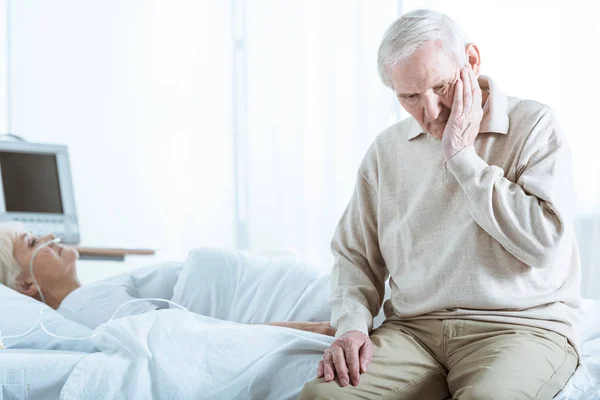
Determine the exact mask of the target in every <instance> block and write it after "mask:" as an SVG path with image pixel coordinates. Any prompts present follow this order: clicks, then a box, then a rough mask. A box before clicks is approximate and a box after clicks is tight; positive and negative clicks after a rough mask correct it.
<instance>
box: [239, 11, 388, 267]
mask: <svg viewBox="0 0 600 400" xmlns="http://www.w3.org/2000/svg"><path fill="white" fill-rule="evenodd" d="M397 16H398V10H397V2H396V1H389V0H388V1H378V2H372V1H367V0H362V1H361V0H354V1H347V0H336V1H320V0H310V1H296V2H282V1H278V0H248V2H247V46H248V54H247V56H248V75H247V76H248V131H247V132H248V156H249V159H248V193H249V198H248V222H249V244H250V247H251V248H252V249H254V250H272V249H277V250H285V251H291V252H295V253H297V254H298V255H300V256H302V257H305V258H307V259H308V260H309V261H310V262H311V263H313V264H314V265H316V266H318V267H319V268H322V269H325V270H328V269H329V268H330V267H331V264H332V260H333V258H332V256H331V254H330V251H329V243H330V241H331V238H332V236H333V233H334V230H335V226H336V224H337V222H338V220H339V218H340V217H341V215H342V212H343V211H344V208H345V207H346V205H347V203H348V201H349V200H350V196H351V193H352V189H353V187H354V183H355V178H356V172H357V169H358V165H359V164H360V161H361V160H362V157H363V155H364V153H365V151H366V150H367V148H368V146H369V145H370V144H371V142H372V141H373V139H374V137H375V136H376V135H377V134H378V133H379V132H381V131H382V130H383V129H384V128H385V127H387V126H388V125H389V123H390V120H395V119H396V113H397V111H398V106H397V105H396V103H395V99H394V98H393V96H392V95H391V92H390V91H389V89H387V88H385V87H384V86H383V85H382V84H381V83H380V81H379V78H378V75H377V68H376V59H377V55H376V54H377V48H378V46H379V41H380V39H381V37H382V36H383V33H384V31H385V29H386V28H387V26H388V25H389V24H390V23H391V22H392V21H393V20H394V19H396V18H397Z"/></svg>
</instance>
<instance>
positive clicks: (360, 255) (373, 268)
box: [330, 173, 388, 337]
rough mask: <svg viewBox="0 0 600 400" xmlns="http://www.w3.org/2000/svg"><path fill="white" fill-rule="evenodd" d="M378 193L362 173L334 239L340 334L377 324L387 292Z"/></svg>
mask: <svg viewBox="0 0 600 400" xmlns="http://www.w3.org/2000/svg"><path fill="white" fill-rule="evenodd" d="M377 214H378V213H377V192H376V190H375V188H374V187H373V185H371V184H370V183H369V182H367V180H366V179H365V178H364V177H363V176H362V175H361V174H360V173H359V175H358V179H357V182H356V187H355V189H354V194H353V196H352V199H351V200H350V203H349V205H348V207H347V208H346V210H345V212H344V214H343V215H342V218H341V220H340V222H339V224H338V226H337V229H336V232H335V235H334V237H333V240H332V242H331V250H332V252H333V255H334V257H335V261H334V266H333V270H332V273H331V299H330V305H331V325H332V326H333V327H335V328H336V329H337V332H336V337H339V336H341V335H343V334H344V333H345V332H348V331H351V330H358V331H361V332H363V333H365V334H367V335H368V334H369V331H370V330H371V329H372V326H373V316H374V315H377V313H378V311H379V309H380V308H381V304H382V302H383V296H384V293H385V281H386V280H387V277H388V272H387V268H386V266H385V263H384V261H383V257H382V255H381V252H380V249H379V240H378V234H377Z"/></svg>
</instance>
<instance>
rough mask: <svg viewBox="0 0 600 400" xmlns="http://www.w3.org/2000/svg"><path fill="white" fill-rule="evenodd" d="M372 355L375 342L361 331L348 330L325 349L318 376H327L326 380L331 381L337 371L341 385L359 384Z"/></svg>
mask: <svg viewBox="0 0 600 400" xmlns="http://www.w3.org/2000/svg"><path fill="white" fill-rule="evenodd" d="M372 357H373V342H371V339H370V338H369V336H367V335H365V334H364V333H362V332H360V331H349V332H346V333H344V334H343V335H342V336H340V337H339V338H337V340H336V341H335V342H333V343H332V344H331V346H329V348H328V349H327V350H325V354H324V355H323V359H322V360H321V361H319V367H318V368H317V378H321V377H325V382H331V381H332V380H333V378H334V377H335V374H336V373H337V376H338V380H339V382H340V385H341V386H346V385H348V383H352V386H357V385H358V383H359V380H360V374H362V373H364V372H367V366H368V365H369V363H370V362H371V358H372Z"/></svg>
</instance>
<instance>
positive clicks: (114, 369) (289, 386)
mask: <svg viewBox="0 0 600 400" xmlns="http://www.w3.org/2000/svg"><path fill="white" fill-rule="evenodd" d="M207 254H209V256H208V259H207ZM211 257H212V259H211ZM199 258H200V259H196V260H194V257H191V259H192V262H198V263H201V264H204V265H212V266H213V267H212V268H206V270H205V273H204V275H203V277H204V278H205V279H201V280H199V279H193V280H181V279H180V280H179V281H178V283H177V284H176V285H175V287H174V288H173V289H172V290H171V289H169V288H167V289H164V288H163V289H161V290H163V292H162V293H161V294H162V295H164V296H172V298H173V299H174V300H179V301H181V293H182V291H185V290H186V287H185V286H186V285H189V286H194V289H195V290H196V291H197V292H198V293H202V297H201V298H200V297H199V298H196V299H194V300H193V301H195V302H196V303H197V304H198V305H199V306H201V307H203V309H202V314H205V315H206V316H207V317H199V319H198V320H196V321H194V323H193V324H192V325H193V326H192V327H191V329H192V330H193V329H197V334H198V335H200V334H205V333H206V332H207V330H206V329H205V328H206V327H208V326H212V327H213V328H214V329H218V330H219V334H218V337H219V338H226V337H227V335H228V334H231V335H233V334H235V332H236V331H235V330H236V329H246V330H245V331H244V332H250V333H245V334H244V338H243V340H241V341H238V343H237V344H236V345H238V346H243V347H240V349H242V348H244V349H248V352H249V353H252V352H254V353H255V358H254V359H252V360H249V361H248V362H249V363H250V364H248V365H246V366H245V367H243V366H242V367H240V368H241V369H240V371H241V372H240V371H235V366H234V361H233V360H232V361H231V362H232V365H231V368H229V367H228V366H227V365H225V367H227V368H225V370H223V367H224V366H223V365H220V366H219V365H217V364H215V363H214V362H210V352H211V351H213V350H214V351H219V352H222V351H224V349H223V347H222V346H221V347H218V346H217V347H214V348H211V347H208V345H205V346H204V347H202V346H200V345H199V344H198V343H195V344H194V346H196V347H193V348H194V349H196V355H197V358H196V359H194V360H193V363H190V364H189V365H188V366H185V365H183V364H182V365H177V363H171V364H172V365H170V368H172V370H173V371H175V372H177V371H178V368H179V372H183V371H184V370H188V368H200V370H199V371H201V374H204V376H205V377H204V378H202V379H209V380H210V383H211V385H212V386H211V385H207V386H206V387H203V388H202V390H203V393H212V395H211V394H209V395H208V396H207V397H202V398H240V399H246V398H261V399H263V398H265V399H282V398H290V399H291V398H295V397H296V396H297V395H298V394H299V392H300V390H301V389H302V386H303V384H304V382H306V381H307V380H309V379H312V377H313V376H315V374H316V366H317V363H318V361H319V359H320V357H321V354H322V351H323V350H324V349H325V348H327V346H328V345H329V344H330V343H331V341H332V340H333V338H330V337H326V336H322V335H316V334H312V333H308V332H301V331H292V330H289V329H285V328H276V327H271V326H255V325H250V327H251V329H250V330H248V329H249V326H248V325H244V326H241V325H240V324H237V323H236V322H264V321H269V320H271V321H274V320H286V319H287V320H294V319H295V320H302V319H304V320H309V319H312V320H325V319H327V317H328V309H327V307H326V306H324V305H323V304H318V303H316V302H315V298H321V299H322V298H323V297H321V296H326V295H327V293H328V290H329V287H328V279H327V277H323V276H319V275H318V274H315V273H311V274H308V275H310V276H312V277H313V278H310V279H307V278H306V276H308V275H306V274H305V275H303V276H298V275H294V273H291V274H288V272H289V271H288V272H285V271H286V267H285V264H288V265H293V268H288V270H292V269H295V270H298V268H297V267H298V266H297V265H296V264H297V261H296V260H293V259H291V258H290V259H285V258H279V261H277V262H276V263H275V264H273V263H271V264H273V265H270V266H269V268H270V269H271V270H272V271H275V272H276V273H277V274H279V275H276V274H273V275H272V276H270V277H269V276H265V275H264V274H263V273H260V274H258V273H257V272H256V271H254V272H252V271H251V269H252V267H253V266H252V265H250V264H252V261H248V259H245V260H246V262H247V264H248V265H242V264H243V263H240V265H238V266H237V270H236V275H237V279H238V280H241V281H244V282H245V284H243V285H234V284H231V280H229V281H223V282H221V284H218V285H214V284H211V283H210V282H214V281H213V280H212V279H211V278H213V275H214V274H220V273H222V271H223V270H224V268H220V267H219V268H215V263H217V264H218V263H219V262H222V259H221V260H219V259H218V257H217V258H215V257H214V254H213V255H211V253H210V252H208V253H200V254H199ZM255 261H256V260H255ZM188 262H190V261H189V260H188ZM179 274H180V268H177V267H176V266H173V265H172V264H171V265H170V266H169V267H168V268H161V267H160V266H154V267H150V268H145V269H141V270H138V271H135V272H133V273H131V274H130V275H127V276H121V277H113V278H109V279H108V280H106V281H104V282H103V283H99V284H114V283H117V284H119V285H129V287H130V289H131V291H132V293H136V294H138V295H140V296H141V297H150V296H147V295H148V294H150V293H151V292H154V291H155V290H157V288H158V287H159V286H160V283H161V282H165V281H169V282H172V281H173V280H174V279H175V278H177V277H178V276H179ZM259 276H260V277H261V279H259ZM261 281H262V282H263V283H262V284H261V283H260V282H261ZM182 282H183V283H182ZM228 282H229V283H228ZM250 282H259V283H257V284H254V285H253V284H250ZM261 285H263V286H262V287H261ZM298 287H301V289H298ZM264 289H269V290H264ZM294 290H296V291H297V292H294ZM259 293H262V295H257V294H259ZM283 293H285V294H286V296H287V297H289V299H288V300H289V303H286V301H288V300H286V299H284V298H283V297H281V295H282V294H283ZM178 296H179V298H178ZM275 300H279V301H275ZM233 303H236V304H237V303H240V304H242V305H243V307H237V308H236V307H232V304H233ZM253 303H256V304H253ZM292 303H293V304H294V306H293V307H290V304H292ZM320 303H323V302H322V301H321V302H320ZM325 303H326V302H325ZM0 304H2V307H1V308H0V329H2V330H3V331H4V335H5V336H6V335H7V334H10V332H7V331H6V324H5V323H2V322H1V321H13V322H14V323H13V328H14V329H15V330H20V331H24V330H26V329H27V328H29V327H30V323H31V319H35V318H37V317H36V316H35V315H36V313H39V307H40V304H39V303H37V302H35V301H34V300H32V299H29V298H26V297H25V296H21V295H19V294H18V293H16V292H14V291H11V290H10V289H7V288H3V287H0ZM258 304H260V305H261V307H260V310H259V309H258ZM255 308H256V309H255ZM253 309H255V310H253ZM165 311H166V312H165V313H162V314H160V312H159V313H152V314H156V315H159V317H160V318H171V317H177V318H175V319H173V320H170V322H169V323H170V324H171V323H173V321H175V324H177V323H179V324H185V326H186V327H188V328H189V327H190V326H191V325H190V322H189V321H183V320H181V318H179V316H177V315H174V314H175V313H177V312H179V311H177V310H165ZM253 311H258V312H253ZM169 313H171V314H169ZM181 313H183V311H181ZM256 314H258V315H256ZM29 315H32V316H33V317H31V318H28V316H29ZM582 315H583V319H582V321H583V322H582V324H581V326H580V334H581V340H582V342H581V356H582V363H581V365H580V366H579V367H578V369H577V371H576V372H575V374H574V375H573V377H572V378H571V380H570V381H569V383H568V384H567V386H566V387H565V388H564V389H563V391H561V392H560V393H559V394H558V395H557V396H556V399H560V400H570V399H577V400H588V399H600V302H599V301H593V300H584V302H583V307H582ZM159 317H156V319H155V320H151V321H145V320H144V318H146V317H145V316H136V317H127V318H122V319H120V320H116V321H114V322H116V323H117V324H116V325H115V326H113V327H112V328H110V329H113V330H112V331H111V330H110V329H109V330H107V333H108V335H106V336H111V338H112V339H111V340H112V341H113V342H114V341H115V340H117V339H115V337H116V336H118V334H119V333H118V332H121V331H126V332H130V338H133V337H135V336H133V333H132V332H138V331H140V330H143V329H141V328H143V327H144V326H148V327H150V328H148V329H149V330H151V329H152V328H151V327H152V326H160V324H158V320H159V319H160V318H159ZM213 317H214V318H219V319H212V318H213ZM153 318H154V317H153ZM222 320H231V321H236V322H223V321H222ZM381 321H382V319H381V318H380V317H379V318H377V319H376V323H381ZM114 322H113V323H114ZM44 324H45V326H47V327H48V329H51V330H52V332H54V333H57V334H63V335H68V336H85V335H89V334H91V333H92V330H91V329H89V328H87V327H84V326H80V325H79V324H76V323H74V322H72V321H68V320H65V319H64V318H62V317H61V316H60V315H58V314H57V313H56V312H54V311H53V310H47V312H45V313H44ZM144 324H146V325H144ZM194 324H195V325H194ZM182 326H183V325H182ZM128 327H129V328H130V329H129V328H128ZM194 327H196V328H194ZM128 329H129V331H128ZM174 329H175V328H174ZM163 331H164V330H163ZM160 334H164V333H161V332H159V331H157V332H153V333H152V335H160ZM235 335H238V334H235ZM253 335H256V336H253ZM269 335H272V336H269ZM238 336H239V335H238ZM146 338H147V339H148V340H147V341H146V342H145V343H146V344H150V343H152V342H153V341H160V340H165V338H167V339H168V336H163V337H159V336H151V335H150V334H148V335H147V337H142V338H141V339H140V342H143V341H144V339H146ZM261 338H268V340H262V339H261ZM184 339H185V338H184ZM178 340H179V339H178ZM223 340H225V339H223ZM244 341H246V343H244ZM206 342H208V341H207V340H204V341H203V343H205V344H206ZM294 343H295V344H294ZM5 344H6V345H8V347H9V348H7V349H2V350H0V379H5V375H6V371H9V372H8V373H9V374H11V373H12V374H14V373H15V371H16V372H19V371H25V375H26V378H25V379H26V382H24V383H23V384H24V385H26V386H27V389H28V390H29V394H30V399H41V400H43V399H56V398H59V397H60V398H64V399H71V398H73V399H74V398H87V397H86V396H89V397H91V396H93V395H94V393H95V394H98V392H99V391H102V393H105V392H104V391H106V393H112V395H113V396H114V395H115V394H118V395H120V396H123V397H122V398H138V397H135V395H134V397H129V396H128V395H127V394H126V393H127V392H126V390H127V387H126V386H125V385H126V383H127V382H121V381H119V382H117V381H116V380H115V379H116V378H115V377H112V378H110V377H109V376H110V375H111V373H112V375H114V376H117V375H119V373H118V371H119V368H123V371H131V370H134V369H135V370H143V368H141V369H140V368H139V367H140V365H142V366H143V365H144V364H136V365H135V367H136V368H132V365H129V364H127V363H122V361H123V357H120V361H119V362H121V364H119V363H118V362H115V358H114V357H113V356H114V354H111V352H110V351H103V350H106V347H104V348H103V345H105V344H106V342H104V343H103V342H102V341H81V342H77V341H62V340H60V339H57V338H48V337H47V335H46V336H45V334H44V332H43V331H40V330H36V331H33V332H32V333H31V334H30V335H28V336H27V337H26V338H23V339H22V340H20V341H19V343H14V344H11V343H10V342H9V341H6V343H5ZM187 344H188V343H187V342H182V346H183V348H185V346H186V345H187ZM249 345H252V346H249ZM198 346H200V347H198ZM261 346H263V347H264V349H266V350H265V351H263V352H262V353H261V351H262V350H261ZM269 346H270V347H269ZM286 346H287V347H286ZM290 346H291V347H290ZM294 346H298V347H297V348H294ZM141 347H143V346H141ZM270 348H274V349H276V351H269V349H270ZM301 348H303V349H306V348H310V351H301ZM227 350H232V351H233V350H235V349H227ZM131 351H133V350H131ZM140 351H142V352H143V350H140ZM240 351H242V350H240ZM203 352H204V353H203ZM123 354H125V353H123ZM140 354H141V353H140ZM290 355H293V356H290ZM121 356H122V355H121ZM154 356H155V357H156V359H157V360H158V359H160V352H157V353H156V354H154ZM249 356H250V358H251V357H252V355H251V354H250V355H249ZM286 357H287V358H286ZM188 358H190V357H188ZM133 359H135V362H138V360H139V359H140V357H139V355H136V356H135V357H133V358H132V360H133ZM113 362H114V364H113ZM249 366H251V367H249ZM102 368H108V369H106V370H105V371H102V370H101V369H102ZM286 368H288V369H286ZM226 369H231V370H232V371H231V373H232V374H235V378H234V377H233V375H232V377H228V376H227V371H226ZM292 371H293V372H292ZM108 372H111V373H108ZM213 372H214V373H215V375H217V372H218V375H219V376H211V374H212V373H213ZM161 373H164V374H166V373H168V371H166V372H165V371H161ZM3 374H4V375H3ZM151 377H152V375H151V374H147V373H144V374H143V375H139V374H138V375H135V376H134V375H132V376H130V377H129V378H132V381H135V380H136V379H139V380H140V381H139V382H138V387H137V388H136V389H135V393H144V390H156V389H155V388H154V389H152V388H148V385H147V384H148V383H149V381H148V382H147V380H149V379H150V378H151ZM129 378H128V379H129ZM266 378H268V379H266ZM199 379H200V378H199ZM219 379H221V380H219ZM0 383H3V381H1V380H0ZM185 385H186V382H183V383H181V384H179V386H182V387H185ZM215 386H217V389H219V390H220V391H219V390H217V389H215V388H214V387H215ZM219 386H220V388H218V387H219ZM207 388H213V389H212V390H217V391H213V392H209V391H207V390H208V389H207ZM110 390H114V392H110ZM129 390H131V388H129ZM190 390H192V389H190ZM148 393H149V392H148ZM189 393H192V392H189ZM140 396H141V397H139V398H144V397H143V394H140ZM223 396H226V397H223ZM174 398H175V397H174Z"/></svg>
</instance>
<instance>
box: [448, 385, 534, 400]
mask: <svg viewBox="0 0 600 400" xmlns="http://www.w3.org/2000/svg"><path fill="white" fill-rule="evenodd" d="M498 386H499V385H496V386H495V387H493V386H491V385H486V384H475V385H473V386H467V387H464V388H460V389H459V390H457V391H456V392H455V393H454V397H453V398H455V399H459V400H481V399H486V400H518V399H529V398H530V397H528V396H524V393H520V394H519V393H518V392H517V391H509V390H503V389H502V388H501V387H498Z"/></svg>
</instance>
